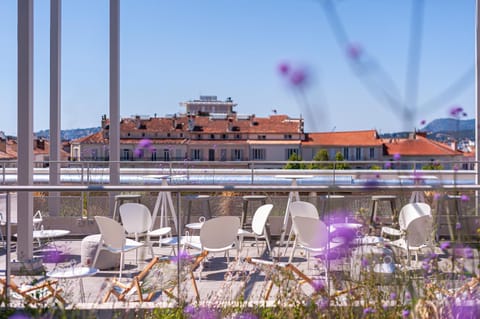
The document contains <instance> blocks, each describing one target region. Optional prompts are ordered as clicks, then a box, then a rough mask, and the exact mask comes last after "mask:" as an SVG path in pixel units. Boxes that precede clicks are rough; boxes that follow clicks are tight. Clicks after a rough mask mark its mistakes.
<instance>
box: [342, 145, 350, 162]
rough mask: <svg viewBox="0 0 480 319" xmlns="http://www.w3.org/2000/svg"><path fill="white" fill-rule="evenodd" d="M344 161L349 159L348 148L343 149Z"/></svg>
mask: <svg viewBox="0 0 480 319" xmlns="http://www.w3.org/2000/svg"><path fill="white" fill-rule="evenodd" d="M343 159H345V160H348V159H349V154H348V147H344V148H343Z"/></svg>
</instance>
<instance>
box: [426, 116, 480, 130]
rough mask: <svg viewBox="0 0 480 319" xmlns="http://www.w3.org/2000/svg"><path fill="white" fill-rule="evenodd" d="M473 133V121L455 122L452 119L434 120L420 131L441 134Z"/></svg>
mask: <svg viewBox="0 0 480 319" xmlns="http://www.w3.org/2000/svg"><path fill="white" fill-rule="evenodd" d="M470 130H473V131H475V119H470V120H456V119H452V118H447V119H436V120H433V121H432V122H430V123H428V124H427V125H426V126H425V127H424V128H423V129H422V131H425V132H429V133H442V132H453V131H457V132H459V131H470Z"/></svg>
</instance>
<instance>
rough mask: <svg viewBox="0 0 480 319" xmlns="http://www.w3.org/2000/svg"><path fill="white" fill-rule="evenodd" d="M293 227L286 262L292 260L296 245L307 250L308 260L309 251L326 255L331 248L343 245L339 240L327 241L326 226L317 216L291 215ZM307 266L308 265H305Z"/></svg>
mask: <svg viewBox="0 0 480 319" xmlns="http://www.w3.org/2000/svg"><path fill="white" fill-rule="evenodd" d="M293 227H294V228H295V242H294V244H293V248H292V252H291V254H290V258H289V260H288V262H292V259H293V256H294V254H295V250H296V247H297V246H299V247H301V248H303V249H305V250H306V251H307V262H308V261H309V259H310V254H311V253H313V254H315V256H319V255H326V254H327V253H328V251H330V250H331V249H335V248H338V247H340V246H342V245H343V243H339V242H329V233H328V227H327V225H325V223H324V222H323V221H321V220H320V219H318V218H311V217H304V216H295V217H293ZM327 257H328V256H327ZM307 267H309V266H308V265H307ZM325 271H326V269H325Z"/></svg>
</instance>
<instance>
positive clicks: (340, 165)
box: [335, 152, 350, 169]
mask: <svg viewBox="0 0 480 319" xmlns="http://www.w3.org/2000/svg"><path fill="white" fill-rule="evenodd" d="M344 160H345V159H344V158H343V154H342V153H341V152H337V154H335V162H336V163H335V168H336V169H349V168H350V165H348V164H346V163H339V162H343V161H344Z"/></svg>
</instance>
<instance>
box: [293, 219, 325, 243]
mask: <svg viewBox="0 0 480 319" xmlns="http://www.w3.org/2000/svg"><path fill="white" fill-rule="evenodd" d="M293 226H294V228H295V231H296V236H297V242H298V243H299V244H301V245H303V246H305V247H310V248H322V247H326V246H327V243H328V228H327V225H325V223H324V222H323V221H321V220H320V219H318V218H311V217H304V216H295V217H293Z"/></svg>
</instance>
